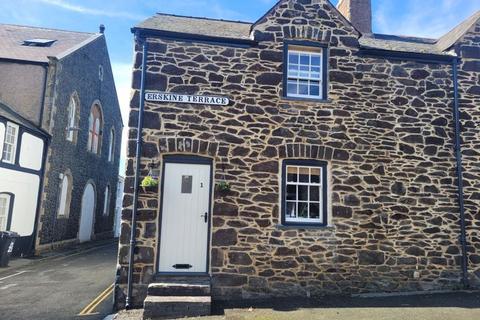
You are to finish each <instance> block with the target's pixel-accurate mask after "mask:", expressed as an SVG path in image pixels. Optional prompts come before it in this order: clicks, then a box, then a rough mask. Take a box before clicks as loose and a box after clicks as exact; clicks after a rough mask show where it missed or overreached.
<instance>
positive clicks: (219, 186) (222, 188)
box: [215, 181, 231, 194]
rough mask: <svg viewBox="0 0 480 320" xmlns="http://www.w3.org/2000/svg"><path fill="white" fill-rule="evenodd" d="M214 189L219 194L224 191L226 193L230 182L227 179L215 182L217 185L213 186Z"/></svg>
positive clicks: (229, 187) (229, 188)
mask: <svg viewBox="0 0 480 320" xmlns="http://www.w3.org/2000/svg"><path fill="white" fill-rule="evenodd" d="M215 189H216V190H217V191H218V192H219V193H221V194H225V193H228V192H229V191H230V190H231V186H230V183H228V182H227V181H220V182H219V183H217V185H216V186H215Z"/></svg>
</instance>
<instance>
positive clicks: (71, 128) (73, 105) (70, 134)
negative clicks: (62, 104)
mask: <svg viewBox="0 0 480 320" xmlns="http://www.w3.org/2000/svg"><path fill="white" fill-rule="evenodd" d="M76 115H77V102H76V101H75V99H74V98H73V97H71V98H70V103H69V104H68V124H67V135H66V136H67V137H66V138H67V141H70V142H73V140H74V139H75V130H76V127H75V124H76V123H75V120H76Z"/></svg>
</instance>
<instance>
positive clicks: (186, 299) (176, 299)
mask: <svg viewBox="0 0 480 320" xmlns="http://www.w3.org/2000/svg"><path fill="white" fill-rule="evenodd" d="M211 302H212V297H211V296H147V298H145V302H144V304H148V303H211Z"/></svg>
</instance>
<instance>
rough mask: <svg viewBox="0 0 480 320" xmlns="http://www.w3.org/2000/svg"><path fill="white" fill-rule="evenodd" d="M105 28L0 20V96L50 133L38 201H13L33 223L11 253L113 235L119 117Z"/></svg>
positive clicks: (2, 162) (0, 164)
mask: <svg viewBox="0 0 480 320" xmlns="http://www.w3.org/2000/svg"><path fill="white" fill-rule="evenodd" d="M103 31H104V27H103V26H101V28H100V32H99V33H82V32H73V31H63V30H54V29H45V28H36V27H27V26H17V25H5V24H2V25H0V39H1V40H2V47H1V48H0V100H1V101H2V102H4V103H5V104H6V105H8V106H9V107H10V108H11V110H13V111H14V112H15V113H16V114H18V117H21V118H22V119H24V120H25V121H26V122H28V123H29V124H30V125H31V126H33V127H35V128H36V129H38V130H40V131H41V132H45V133H46V134H47V136H48V139H47V141H46V143H47V146H46V153H45V157H44V160H43V161H42V169H41V174H40V176H41V179H40V180H41V181H40V186H39V190H40V196H39V197H38V201H35V203H34V204H32V205H31V206H30V207H29V209H28V210H26V209H25V208H22V207H20V204H21V202H22V201H23V200H22V199H21V198H20V196H19V195H17V197H15V199H16V201H15V204H13V203H11V207H12V208H13V216H15V215H16V214H17V213H16V212H17V211H18V214H21V215H24V216H25V215H28V225H29V226H31V227H29V229H28V230H23V229H25V228H23V229H22V232H20V233H21V236H22V238H21V240H22V241H21V243H22V245H20V243H19V245H18V246H16V248H15V250H16V253H17V254H30V253H32V251H34V250H35V251H37V252H39V251H42V250H49V249H51V248H52V247H55V246H63V245H68V244H72V243H76V242H78V241H89V240H91V239H97V238H105V237H111V236H113V221H114V211H115V195H116V191H117V190H116V188H117V179H118V166H119V155H120V144H121V132H122V119H121V115H120V108H119V104H118V99H117V94H116V90H115V84H114V80H113V75H112V70H111V66H110V60H109V55H108V50H107V45H106V40H105V36H104V34H103ZM16 136H18V134H17V135H16ZM18 137H19V136H18ZM12 141H18V142H20V141H21V140H20V139H13V140H12ZM2 142H3V141H2ZM2 145H5V144H2ZM20 147H21V146H20V143H15V144H14V146H13V148H14V149H19V148H20ZM4 154H5V153H4ZM5 160H6V159H5V157H2V159H1V160H0V168H1V167H8V166H10V165H13V166H15V165H18V164H19V163H18V161H17V160H18V159H17V160H15V162H12V163H8V161H5ZM2 177H3V176H2ZM16 182H17V183H23V185H21V186H20V187H19V188H17V189H19V190H22V189H23V190H29V189H31V188H32V187H30V186H29V183H28V182H26V181H23V182H22V181H16ZM1 187H2V189H0V192H10V193H12V192H13V191H12V190H11V189H12V188H13V185H12V186H10V185H8V184H7V185H3V184H2V186H1ZM4 189H5V190H4ZM32 190H33V189H32ZM11 230H12V231H19V230H16V229H15V228H13V229H11Z"/></svg>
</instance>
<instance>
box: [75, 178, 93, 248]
mask: <svg viewBox="0 0 480 320" xmlns="http://www.w3.org/2000/svg"><path fill="white" fill-rule="evenodd" d="M94 211H95V188H94V187H93V185H92V184H91V183H89V184H87V186H86V187H85V190H84V191H83V196H82V213H81V216H80V228H79V231H78V239H79V240H80V242H86V241H90V240H91V239H92V228H93V215H94Z"/></svg>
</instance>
